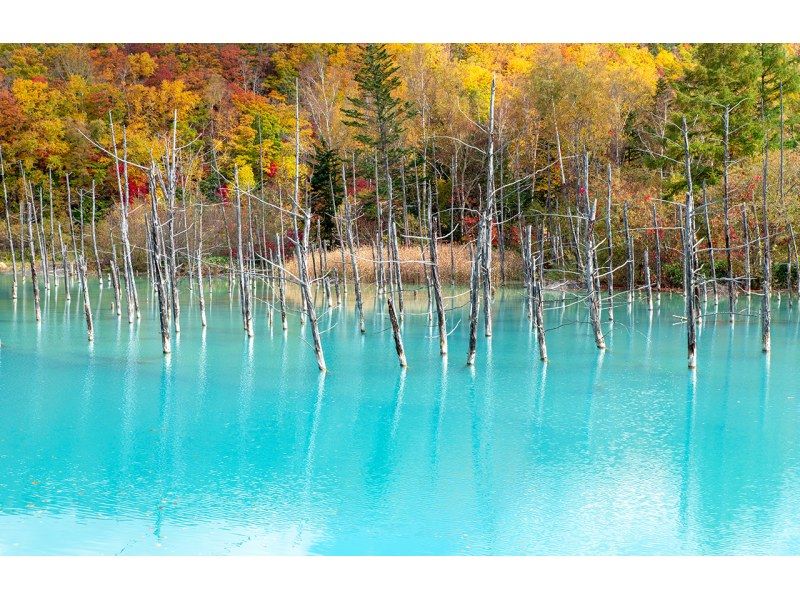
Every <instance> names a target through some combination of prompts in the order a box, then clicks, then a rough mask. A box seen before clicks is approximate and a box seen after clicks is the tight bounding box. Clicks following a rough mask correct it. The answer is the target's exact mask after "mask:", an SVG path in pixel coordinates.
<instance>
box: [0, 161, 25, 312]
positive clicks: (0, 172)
mask: <svg viewBox="0 0 800 598" xmlns="http://www.w3.org/2000/svg"><path fill="white" fill-rule="evenodd" d="M0 180H2V184H3V207H4V208H5V217H6V231H7V233H8V247H9V250H10V251H11V265H12V272H13V276H14V277H13V279H12V280H11V298H12V299H16V298H17V254H16V252H15V251H14V237H13V235H12V234H11V214H10V212H9V208H8V189H7V187H6V168H5V164H4V162H3V148H2V147H0ZM20 207H21V206H20Z"/></svg>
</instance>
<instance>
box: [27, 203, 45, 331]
mask: <svg viewBox="0 0 800 598" xmlns="http://www.w3.org/2000/svg"><path fill="white" fill-rule="evenodd" d="M29 201H30V204H29V205H28V256H29V259H30V266H31V284H32V285H33V305H34V310H35V312H36V321H37V322H41V321H42V308H41V303H40V300H39V283H38V281H37V280H36V250H35V249H34V246H33V219H34V213H33V212H34V208H33V199H32V198H31V199H30V200H29Z"/></svg>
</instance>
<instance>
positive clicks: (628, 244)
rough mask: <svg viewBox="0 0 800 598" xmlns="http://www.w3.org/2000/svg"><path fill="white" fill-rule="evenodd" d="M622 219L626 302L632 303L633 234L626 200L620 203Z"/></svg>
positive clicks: (634, 286) (634, 281)
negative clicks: (626, 284)
mask: <svg viewBox="0 0 800 598" xmlns="http://www.w3.org/2000/svg"><path fill="white" fill-rule="evenodd" d="M622 220H623V225H624V227H625V250H626V252H627V265H628V303H633V293H634V289H635V288H636V270H635V269H634V265H635V264H634V255H633V236H631V227H630V224H629V222H628V202H627V201H626V202H625V203H624V204H622Z"/></svg>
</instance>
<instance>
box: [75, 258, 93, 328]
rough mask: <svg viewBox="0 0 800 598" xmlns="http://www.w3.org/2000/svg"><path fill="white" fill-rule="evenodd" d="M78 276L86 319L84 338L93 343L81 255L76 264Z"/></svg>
mask: <svg viewBox="0 0 800 598" xmlns="http://www.w3.org/2000/svg"><path fill="white" fill-rule="evenodd" d="M78 275H79V276H80V278H81V290H82V292H83V315H84V316H85V318H86V337H87V339H88V340H89V342H90V343H91V342H92V341H94V322H93V321H92V304H91V302H90V301H89V285H88V284H87V281H86V257H85V256H83V255H81V256H80V262H79V264H78Z"/></svg>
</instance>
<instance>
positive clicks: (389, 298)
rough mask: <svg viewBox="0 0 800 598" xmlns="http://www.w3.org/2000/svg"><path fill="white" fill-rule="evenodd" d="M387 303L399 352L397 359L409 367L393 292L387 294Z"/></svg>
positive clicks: (396, 348)
mask: <svg viewBox="0 0 800 598" xmlns="http://www.w3.org/2000/svg"><path fill="white" fill-rule="evenodd" d="M386 304H387V305H388V306H389V321H390V322H391V324H392V336H394V349H395V351H396V352H397V359H398V360H399V361H400V367H401V368H405V367H408V364H407V363H406V351H405V349H404V348H403V335H402V333H401V332H400V324H398V322H397V314H396V313H395V311H394V301H392V294H391V293H388V294H387V295H386Z"/></svg>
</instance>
